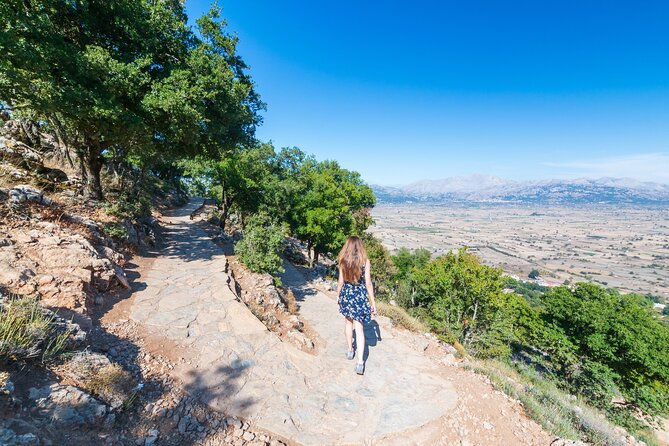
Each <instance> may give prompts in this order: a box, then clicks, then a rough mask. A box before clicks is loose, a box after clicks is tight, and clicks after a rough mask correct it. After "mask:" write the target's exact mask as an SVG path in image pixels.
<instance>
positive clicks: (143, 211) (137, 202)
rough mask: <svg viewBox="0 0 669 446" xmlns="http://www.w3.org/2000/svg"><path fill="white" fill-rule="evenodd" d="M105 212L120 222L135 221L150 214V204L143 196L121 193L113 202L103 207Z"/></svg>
mask: <svg viewBox="0 0 669 446" xmlns="http://www.w3.org/2000/svg"><path fill="white" fill-rule="evenodd" d="M105 212H106V213H107V214H109V215H111V216H114V217H118V218H120V219H122V220H130V221H137V219H139V218H141V217H146V216H148V215H150V214H151V203H150V201H149V199H148V197H146V196H144V195H143V194H141V195H139V196H138V195H137V194H131V193H129V192H121V193H120V194H119V195H118V196H117V197H116V199H115V200H114V201H113V202H109V203H107V204H106V205H105Z"/></svg>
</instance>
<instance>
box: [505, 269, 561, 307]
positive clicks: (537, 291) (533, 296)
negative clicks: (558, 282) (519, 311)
mask: <svg viewBox="0 0 669 446" xmlns="http://www.w3.org/2000/svg"><path fill="white" fill-rule="evenodd" d="M506 286H507V287H508V288H510V289H512V290H513V291H515V292H516V293H518V294H520V295H521V296H523V297H524V298H525V299H526V300H527V301H528V302H529V303H530V305H532V306H533V307H535V308H536V307H541V297H542V296H543V295H544V293H546V292H547V291H548V290H549V289H550V288H548V287H547V286H542V285H539V284H536V283H532V282H523V281H522V280H516V279H514V278H512V277H507V278H506Z"/></svg>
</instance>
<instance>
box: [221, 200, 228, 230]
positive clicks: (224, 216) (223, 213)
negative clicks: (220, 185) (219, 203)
mask: <svg viewBox="0 0 669 446" xmlns="http://www.w3.org/2000/svg"><path fill="white" fill-rule="evenodd" d="M228 209H229V207H228V206H227V205H226V204H224V205H223V210H222V211H221V218H219V220H218V226H219V227H220V228H221V231H223V232H225V222H226V221H227V220H228Z"/></svg>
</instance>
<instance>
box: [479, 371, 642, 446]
mask: <svg viewBox="0 0 669 446" xmlns="http://www.w3.org/2000/svg"><path fill="white" fill-rule="evenodd" d="M467 368H470V369H471V370H473V371H475V372H476V373H479V374H481V375H485V376H487V377H488V378H489V379H490V381H491V382H492V384H493V385H494V386H495V387H496V388H497V389H498V390H500V391H502V392H504V393H506V394H507V395H509V396H510V397H512V398H515V399H517V400H519V401H520V402H521V403H522V405H523V408H524V409H525V412H526V414H527V415H528V416H529V417H530V418H532V419H533V420H534V421H536V422H537V423H538V424H540V425H541V426H542V427H543V428H544V429H546V430H547V431H548V432H550V433H552V434H554V435H557V436H559V437H562V438H568V439H574V440H576V439H579V440H582V441H585V442H587V443H589V444H593V445H597V446H600V445H601V446H624V445H626V444H627V443H626V441H625V438H624V437H623V436H622V435H621V434H620V433H619V432H617V429H616V427H615V426H614V425H613V424H612V423H611V422H609V421H608V420H607V419H606V417H605V416H604V414H602V413H601V412H599V411H597V410H596V409H594V408H592V407H590V406H589V405H587V404H586V403H585V402H584V401H582V400H581V399H578V398H576V397H574V396H572V395H569V394H567V393H565V392H564V391H562V390H560V389H558V388H557V387H556V386H555V384H553V383H552V382H551V381H549V380H547V379H545V378H543V377H542V376H541V375H539V374H538V373H537V372H536V371H534V370H529V369H527V370H518V369H516V368H513V367H511V366H509V365H507V364H504V363H500V362H498V361H487V362H481V363H477V364H474V365H470V366H467ZM648 444H650V445H652V444H654V443H653V442H652V441H651V442H650V443H648Z"/></svg>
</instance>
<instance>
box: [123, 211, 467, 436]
mask: <svg viewBox="0 0 669 446" xmlns="http://www.w3.org/2000/svg"><path fill="white" fill-rule="evenodd" d="M198 204H199V202H195V201H191V203H189V205H187V206H186V207H184V208H181V209H178V210H176V211H174V212H173V214H171V215H170V216H168V217H165V218H164V219H163V223H164V225H165V227H166V230H167V233H166V236H167V243H166V246H165V247H164V249H163V250H162V251H161V252H160V253H158V257H157V258H156V260H155V261H154V262H153V264H152V267H151V269H150V270H149V271H143V272H141V277H140V278H139V279H138V280H137V281H136V282H137V283H136V286H138V287H139V289H138V291H137V292H136V293H135V300H134V303H133V305H132V308H131V317H132V318H133V319H134V320H136V321H137V322H140V323H141V324H142V325H143V326H144V327H145V328H146V329H147V331H148V332H149V333H151V334H153V335H156V336H164V337H167V338H169V339H170V340H172V341H174V342H175V343H176V344H177V345H179V346H180V347H183V350H184V351H187V352H188V353H187V358H186V359H187V360H188V361H187V362H185V363H183V364H182V365H180V366H179V367H178V368H177V369H176V370H175V373H177V375H178V376H179V377H180V378H181V379H182V380H183V381H184V382H185V384H186V387H187V390H188V391H189V392H190V393H191V394H194V395H197V396H198V397H199V398H200V399H201V400H202V401H203V402H205V403H208V404H209V405H210V406H211V407H213V408H215V409H219V410H222V411H224V412H225V413H227V414H237V415H240V416H243V417H245V418H247V419H249V420H250V421H252V422H253V423H255V424H256V426H258V427H259V428H261V429H265V430H268V431H270V432H272V433H275V434H278V435H281V436H283V437H285V438H286V439H289V440H292V441H294V442H297V443H300V444H361V443H369V442H371V441H375V442H376V443H378V442H379V440H382V439H384V438H389V437H391V436H392V437H394V438H397V433H398V432H402V431H411V432H414V433H416V434H417V436H416V437H414V438H418V437H420V435H419V431H420V428H421V426H424V425H426V424H428V423H430V422H431V421H434V420H436V419H438V418H440V417H442V416H443V415H444V414H446V413H447V412H448V411H449V410H451V409H452V408H453V407H454V406H455V403H456V400H457V396H456V393H455V391H454V389H453V387H452V384H451V381H449V380H448V379H447V378H445V376H444V375H443V374H442V371H441V370H440V368H439V367H438V366H437V365H436V364H434V363H433V362H431V361H430V360H429V359H428V358H426V357H425V356H424V355H423V354H422V353H418V352H416V351H415V350H413V349H412V348H410V347H409V346H408V345H406V344H405V343H404V342H402V341H401V340H400V339H399V338H394V337H393V336H392V330H390V329H389V327H388V326H387V325H386V324H385V323H383V322H382V323H381V324H379V323H378V322H376V321H373V322H372V323H371V324H369V325H368V326H367V327H366V332H367V337H368V345H369V347H368V351H367V356H368V360H367V369H366V373H365V375H364V376H358V375H356V374H355V372H354V370H353V368H354V362H353V361H347V360H346V359H345V358H344V352H345V348H346V347H345V344H344V340H343V321H342V319H341V317H340V316H339V315H338V313H337V304H336V302H335V300H334V299H333V298H332V297H329V296H326V295H325V294H323V293H320V292H318V291H316V290H314V289H313V288H310V287H309V286H308V284H307V283H305V280H304V278H303V276H302V274H301V273H300V272H299V271H298V270H297V269H295V268H294V267H293V266H291V265H289V264H286V265H285V267H286V273H285V274H284V276H283V282H284V284H285V285H287V286H290V287H291V288H292V289H293V290H294V292H295V294H296V297H297V298H298V301H301V302H300V303H301V309H300V311H301V314H302V315H303V317H304V318H305V319H306V320H308V321H309V322H310V323H311V325H312V326H313V327H314V329H315V330H316V331H317V332H318V334H319V336H320V338H321V345H320V348H319V352H318V355H316V356H314V355H310V354H307V353H304V352H302V351H300V350H298V349H296V348H295V347H293V346H292V345H290V344H285V343H283V342H281V340H279V338H278V337H277V336H276V335H274V334H273V333H271V332H269V331H268V330H266V328H265V326H264V325H263V324H262V323H261V322H259V321H258V320H257V319H256V318H255V316H253V314H251V312H250V311H249V310H248V309H247V308H246V307H245V306H244V305H243V304H242V303H240V302H238V301H237V300H236V299H235V297H234V295H233V294H232V292H231V291H230V290H229V289H228V286H227V276H226V274H225V273H224V269H225V262H226V259H225V256H224V254H223V252H222V250H221V248H219V247H218V246H217V245H215V244H214V243H213V242H211V241H210V240H209V239H208V237H207V236H206V234H205V233H204V231H203V230H202V229H201V228H199V227H198V226H197V225H196V224H194V223H193V222H192V221H190V219H189V214H190V212H191V211H192V210H193V209H194V208H195V207H197V205H198ZM381 443H383V441H381ZM412 443H413V442H411V441H407V442H406V443H404V444H412Z"/></svg>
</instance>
